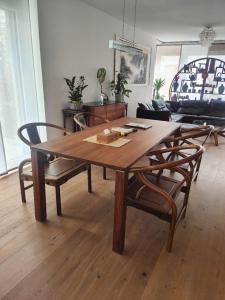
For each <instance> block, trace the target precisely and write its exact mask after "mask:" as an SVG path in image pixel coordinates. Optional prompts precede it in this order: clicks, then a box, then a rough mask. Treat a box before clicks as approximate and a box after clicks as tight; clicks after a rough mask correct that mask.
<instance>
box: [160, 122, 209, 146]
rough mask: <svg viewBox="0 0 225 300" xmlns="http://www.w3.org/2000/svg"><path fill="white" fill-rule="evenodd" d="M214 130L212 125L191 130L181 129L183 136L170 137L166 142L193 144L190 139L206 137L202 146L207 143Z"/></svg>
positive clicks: (191, 128)
mask: <svg viewBox="0 0 225 300" xmlns="http://www.w3.org/2000/svg"><path fill="white" fill-rule="evenodd" d="M213 129H214V126H212V125H201V126H196V127H190V128H188V127H187V128H185V127H183V128H181V135H180V136H176V137H169V138H167V139H166V140H165V142H173V143H174V142H181V144H184V143H186V144H192V142H190V141H189V140H190V139H196V138H199V137H205V139H204V140H203V141H202V146H203V145H204V144H205V142H206V141H207V139H208V137H209V136H210V134H211V133H212V131H213Z"/></svg>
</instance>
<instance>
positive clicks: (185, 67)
mask: <svg viewBox="0 0 225 300" xmlns="http://www.w3.org/2000/svg"><path fill="white" fill-rule="evenodd" d="M188 72H189V65H184V73H188Z"/></svg>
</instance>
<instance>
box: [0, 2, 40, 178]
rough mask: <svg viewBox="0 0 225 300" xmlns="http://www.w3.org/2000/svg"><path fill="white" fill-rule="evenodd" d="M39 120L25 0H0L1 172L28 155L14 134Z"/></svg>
mask: <svg viewBox="0 0 225 300" xmlns="http://www.w3.org/2000/svg"><path fill="white" fill-rule="evenodd" d="M39 120H40V114H39V105H38V98H37V90H36V79H35V69H34V57H33V51H32V39H31V28H30V15H29V3H28V0H4V1H1V0H0V122H1V131H0V174H1V173H5V172H6V171H7V170H10V169H12V168H15V167H16V166H18V164H19V163H20V161H21V160H23V159H25V158H28V157H30V149H29V148H28V147H27V146H26V145H24V144H23V143H22V142H21V141H20V140H19V138H18V136H17V129H18V128H19V127H20V126H21V125H22V124H25V123H29V122H37V121H39Z"/></svg>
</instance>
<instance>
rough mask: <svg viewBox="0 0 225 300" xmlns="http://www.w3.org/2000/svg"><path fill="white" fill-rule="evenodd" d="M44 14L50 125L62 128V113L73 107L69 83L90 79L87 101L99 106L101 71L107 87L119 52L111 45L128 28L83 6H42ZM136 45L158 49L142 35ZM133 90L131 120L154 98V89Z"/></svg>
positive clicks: (73, 2)
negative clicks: (74, 77)
mask: <svg viewBox="0 0 225 300" xmlns="http://www.w3.org/2000/svg"><path fill="white" fill-rule="evenodd" d="M38 12H39V29H40V45H41V57H42V70H43V81H44V93H45V106H46V118H47V121H48V122H52V123H56V124H62V108H63V107H65V105H66V103H67V88H66V85H65V83H64V80H63V77H72V75H78V76H79V75H84V76H85V77H86V82H87V84H88V85H89V86H88V88H87V89H86V90H85V91H84V97H83V100H84V102H90V101H94V100H96V98H97V95H98V94H99V86H98V84H97V80H96V71H97V69H98V68H99V67H105V68H106V69H107V82H109V81H111V80H112V78H113V50H112V49H109V48H108V41H109V39H113V36H114V33H118V34H120V33H121V27H122V24H121V22H120V21H119V20H116V19H114V18H112V17H111V16H109V15H107V14H105V13H103V12H101V11H99V10H97V9H94V8H93V7H91V6H89V5H87V4H85V3H82V2H80V1H79V0H63V1H62V0H38ZM131 33H132V31H131V30H130V33H129V34H131ZM136 41H137V42H138V43H141V44H143V45H146V46H151V45H153V39H152V38H151V37H150V36H149V35H148V34H147V33H144V32H140V31H139V30H137V38H136ZM153 52H154V51H153ZM153 61H154V58H153ZM151 68H153V64H151ZM151 73H152V74H153V72H151ZM131 89H132V90H133V93H132V96H131V97H130V99H129V100H128V101H129V110H128V114H129V115H133V116H134V115H135V112H136V107H137V102H138V101H142V100H146V99H149V98H151V87H150V85H149V86H147V87H133V86H132V87H131Z"/></svg>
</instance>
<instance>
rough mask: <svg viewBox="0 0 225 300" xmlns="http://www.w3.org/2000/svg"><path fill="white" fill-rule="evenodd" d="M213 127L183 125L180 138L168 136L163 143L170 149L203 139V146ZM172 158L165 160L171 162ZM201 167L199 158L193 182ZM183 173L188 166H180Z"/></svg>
mask: <svg viewBox="0 0 225 300" xmlns="http://www.w3.org/2000/svg"><path fill="white" fill-rule="evenodd" d="M213 129H214V127H213V126H212V125H200V126H198V125H194V126H190V127H189V126H186V124H185V125H183V126H182V127H181V131H180V136H177V135H176V136H170V137H168V138H167V139H166V140H164V141H163V144H165V145H166V146H167V147H168V148H171V147H173V146H175V145H179V146H182V145H192V144H193V142H194V140H195V139H198V138H200V137H203V138H204V139H203V141H201V145H202V146H203V145H204V144H205V142H206V141H207V139H208V137H209V136H210V135H211V134H212V132H213ZM191 153H192V151H191V150H190V151H189V153H188V152H187V153H186V155H188V154H191ZM173 159H174V156H173V155H169V156H168V157H167V160H173ZM200 166H201V158H200V159H199V161H198V165H197V166H196V168H195V173H194V176H193V180H194V181H196V180H197V179H198V175H199V170H200ZM181 167H182V169H183V170H184V171H187V168H188V164H183V166H181Z"/></svg>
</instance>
